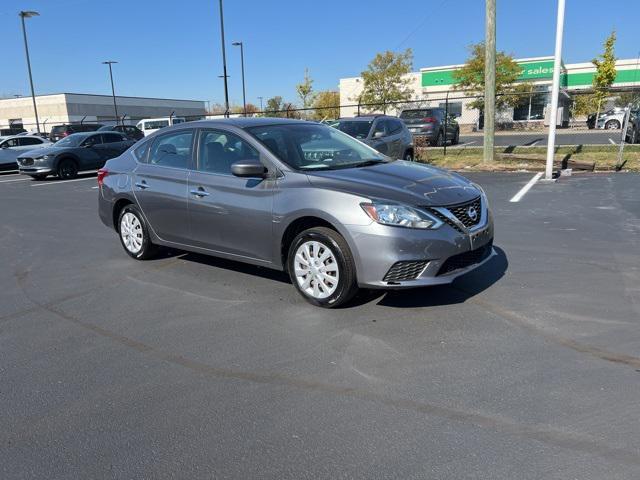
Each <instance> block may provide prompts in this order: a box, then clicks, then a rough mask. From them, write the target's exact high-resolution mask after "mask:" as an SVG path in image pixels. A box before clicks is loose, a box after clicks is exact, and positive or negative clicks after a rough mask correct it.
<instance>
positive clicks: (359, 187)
mask: <svg viewBox="0 0 640 480" xmlns="http://www.w3.org/2000/svg"><path fill="white" fill-rule="evenodd" d="M305 173H307V175H308V178H309V181H310V182H311V184H312V185H314V186H316V187H320V188H327V189H334V190H340V191H343V192H348V193H353V194H356V195H360V196H363V197H366V198H371V199H372V200H391V201H394V202H401V203H407V204H410V205H425V206H439V205H453V204H456V203H463V202H466V201H469V200H472V199H474V198H476V197H478V195H480V191H479V190H478V189H477V188H476V187H475V186H474V185H473V184H472V183H471V182H470V181H469V180H467V179H466V178H464V177H462V176H461V175H458V174H456V173H452V172H448V171H446V170H441V169H439V168H435V167H431V166H429V165H425V164H422V163H418V162H407V161H404V160H396V161H395V162H389V163H381V164H379V165H372V166H370V167H361V168H347V169H344V170H328V171H314V172H305Z"/></svg>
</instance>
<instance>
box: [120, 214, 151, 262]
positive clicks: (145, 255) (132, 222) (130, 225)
mask: <svg viewBox="0 0 640 480" xmlns="http://www.w3.org/2000/svg"><path fill="white" fill-rule="evenodd" d="M118 234H119V236H120V243H122V246H123V247H124V251H125V252H127V254H128V255H129V256H130V257H132V258H135V259H136V260H147V259H149V258H152V257H153V256H155V255H156V253H157V252H158V247H157V246H156V245H154V244H153V243H151V238H150V237H149V229H148V228H147V223H146V222H145V220H144V217H143V216H142V213H140V210H138V207H136V206H135V205H127V206H126V207H124V208H123V209H122V211H121V212H120V215H119V217H118Z"/></svg>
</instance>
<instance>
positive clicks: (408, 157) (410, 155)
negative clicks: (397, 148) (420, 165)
mask: <svg viewBox="0 0 640 480" xmlns="http://www.w3.org/2000/svg"><path fill="white" fill-rule="evenodd" d="M402 158H403V159H404V160H407V161H408V162H413V151H411V150H407V151H406V152H404V157H402Z"/></svg>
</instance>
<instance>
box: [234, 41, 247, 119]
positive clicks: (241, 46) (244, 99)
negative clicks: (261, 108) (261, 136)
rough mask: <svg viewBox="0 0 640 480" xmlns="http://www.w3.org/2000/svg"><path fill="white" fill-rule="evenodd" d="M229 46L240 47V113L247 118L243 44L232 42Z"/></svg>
mask: <svg viewBox="0 0 640 480" xmlns="http://www.w3.org/2000/svg"><path fill="white" fill-rule="evenodd" d="M231 45H233V46H234V47H240V65H241V66H242V111H243V112H244V116H245V117H246V116H247V93H246V91H245V88H244V44H243V43H242V42H233V43H232V44H231Z"/></svg>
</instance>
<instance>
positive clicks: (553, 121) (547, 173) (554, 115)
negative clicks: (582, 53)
mask: <svg viewBox="0 0 640 480" xmlns="http://www.w3.org/2000/svg"><path fill="white" fill-rule="evenodd" d="M564 3H565V0H558V18H557V23H556V50H555V53H554V58H553V82H552V84H551V113H550V115H549V140H548V141H547V164H546V166H545V170H544V179H545V180H546V181H548V182H549V181H551V176H552V174H553V157H554V155H555V153H556V125H557V123H558V96H559V94H560V69H561V68H562V35H563V30H564Z"/></svg>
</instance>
